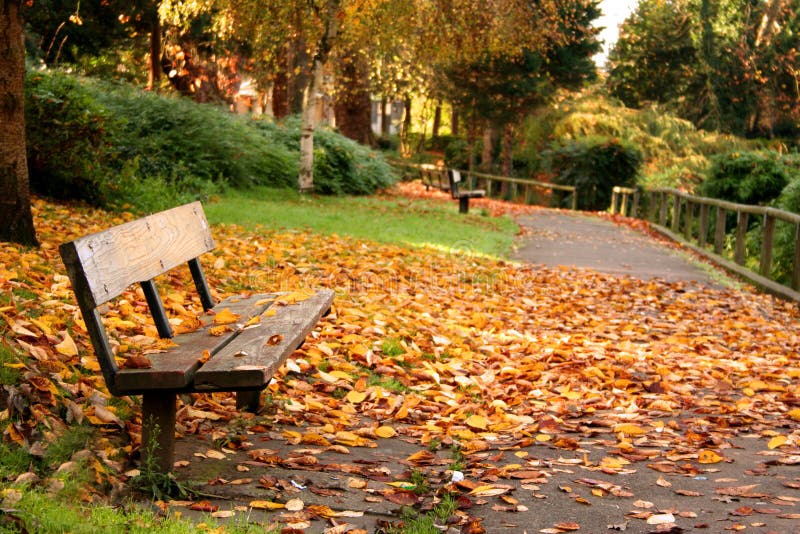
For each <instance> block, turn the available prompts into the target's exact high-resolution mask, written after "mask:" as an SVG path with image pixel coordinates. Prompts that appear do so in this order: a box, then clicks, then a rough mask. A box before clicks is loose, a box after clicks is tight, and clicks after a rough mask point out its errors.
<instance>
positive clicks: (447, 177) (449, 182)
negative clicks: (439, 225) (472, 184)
mask: <svg viewBox="0 0 800 534" xmlns="http://www.w3.org/2000/svg"><path fill="white" fill-rule="evenodd" d="M419 172H420V178H421V179H422V183H423V185H425V189H426V190H430V188H431V187H435V188H436V189H440V190H442V191H444V192H446V193H447V192H449V193H450V196H452V197H453V198H454V199H457V200H458V212H459V213H469V199H471V198H483V197H485V196H486V191H485V190H483V189H472V190H469V191H462V190H460V188H459V186H460V184H461V183H462V182H461V171H458V170H456V169H446V168H444V167H437V166H436V165H430V164H422V165H420V167H419Z"/></svg>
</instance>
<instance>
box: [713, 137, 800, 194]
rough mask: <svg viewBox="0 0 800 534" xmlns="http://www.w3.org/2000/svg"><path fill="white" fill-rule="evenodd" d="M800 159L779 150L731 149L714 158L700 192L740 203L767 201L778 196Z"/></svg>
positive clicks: (795, 170)
mask: <svg viewBox="0 0 800 534" xmlns="http://www.w3.org/2000/svg"><path fill="white" fill-rule="evenodd" d="M799 165H800V159H798V157H797V156H796V155H792V156H784V155H781V154H778V153H777V152H774V151H771V150H767V151H757V152H750V151H745V152H738V151H737V152H729V153H727V154H720V155H717V156H714V157H712V158H711V166H710V168H709V171H708V177H707V179H706V181H705V182H703V185H702V187H701V194H702V195H704V196H708V197H713V198H721V199H724V200H729V201H731V202H739V203H741V204H754V205H756V204H766V203H769V202H771V201H772V200H774V199H776V198H777V197H778V196H779V195H780V194H781V191H783V189H784V188H785V187H786V185H787V184H788V183H789V181H790V179H791V177H792V174H793V173H796V172H797V168H798V166H799Z"/></svg>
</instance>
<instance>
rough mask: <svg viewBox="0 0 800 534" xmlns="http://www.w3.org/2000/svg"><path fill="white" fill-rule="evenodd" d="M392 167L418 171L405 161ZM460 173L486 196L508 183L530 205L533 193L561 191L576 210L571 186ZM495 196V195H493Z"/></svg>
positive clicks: (492, 175)
mask: <svg viewBox="0 0 800 534" xmlns="http://www.w3.org/2000/svg"><path fill="white" fill-rule="evenodd" d="M390 163H391V164H392V165H397V166H401V167H405V168H409V169H419V168H420V165H418V164H416V163H408V162H405V161H397V160H392V161H390ZM456 170H458V171H459V172H461V175H462V176H464V177H466V179H467V180H468V182H467V183H468V184H470V187H471V188H477V187H478V186H479V185H482V186H483V188H484V189H486V196H487V197H491V196H492V193H493V192H495V189H496V188H495V183H496V182H499V183H508V184H512V186H513V187H514V188H520V187H521V188H522V192H523V196H524V199H525V204H532V196H533V193H534V192H535V191H536V190H537V189H538V190H542V189H544V190H550V191H551V192H553V191H562V192H564V193H566V194H567V195H568V196H570V197H571V198H570V208H571V209H573V210H577V209H578V190H577V188H576V187H574V186H571V185H560V184H551V183H548V182H540V181H538V180H531V179H528V178H514V177H511V176H499V175H496V174H486V173H482V172H474V171H472V172H471V171H465V170H461V169H456ZM495 196H497V195H495Z"/></svg>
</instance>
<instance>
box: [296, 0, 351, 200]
mask: <svg viewBox="0 0 800 534" xmlns="http://www.w3.org/2000/svg"><path fill="white" fill-rule="evenodd" d="M340 2H341V0H328V2H327V5H326V8H325V13H324V23H325V33H324V35H323V36H322V38H321V39H320V42H319V46H317V53H316V54H314V65H313V72H312V78H311V83H310V84H308V85H307V86H306V90H305V93H304V95H303V115H302V120H301V125H300V175H299V176H298V177H297V185H298V189H299V190H300V192H311V191H313V190H314V127H315V126H316V124H315V122H316V117H315V116H314V115H315V113H316V111H317V100H318V99H319V95H320V94H321V92H322V81H323V74H324V68H325V62H326V61H327V60H328V56H329V55H330V52H331V48H332V47H333V42H334V40H335V39H336V34H337V31H338V24H339V19H338V17H337V11H338V9H339V4H340Z"/></svg>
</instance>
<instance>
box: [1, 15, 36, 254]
mask: <svg viewBox="0 0 800 534" xmlns="http://www.w3.org/2000/svg"><path fill="white" fill-rule="evenodd" d="M21 4H22V1H21V0H3V2H2V3H0V124H2V127H0V205H2V209H0V240H2V241H14V242H18V243H21V244H24V245H36V244H37V240H36V232H35V231H34V227H33V216H32V214H31V204H30V189H29V187H28V165H27V162H26V159H25V118H24V110H25V106H24V83H25V45H24V37H23V30H22V28H23V26H22V12H21V7H22V5H21Z"/></svg>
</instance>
